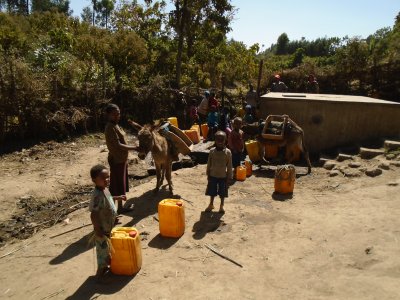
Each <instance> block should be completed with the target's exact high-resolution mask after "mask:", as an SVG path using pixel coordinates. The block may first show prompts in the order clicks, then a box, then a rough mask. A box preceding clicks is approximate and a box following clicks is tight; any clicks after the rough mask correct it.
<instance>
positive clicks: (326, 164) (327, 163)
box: [324, 160, 336, 170]
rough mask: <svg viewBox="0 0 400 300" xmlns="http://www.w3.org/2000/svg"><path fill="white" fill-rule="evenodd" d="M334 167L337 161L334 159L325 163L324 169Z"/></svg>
mask: <svg viewBox="0 0 400 300" xmlns="http://www.w3.org/2000/svg"><path fill="white" fill-rule="evenodd" d="M334 167H336V162H335V161H333V160H328V161H327V162H325V163H324V169H326V170H332V169H333V168H334Z"/></svg>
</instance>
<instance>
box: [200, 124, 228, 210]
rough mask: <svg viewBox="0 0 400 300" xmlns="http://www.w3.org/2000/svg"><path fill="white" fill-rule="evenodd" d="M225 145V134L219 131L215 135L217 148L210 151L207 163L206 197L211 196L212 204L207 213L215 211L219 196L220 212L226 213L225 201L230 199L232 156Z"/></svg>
mask: <svg viewBox="0 0 400 300" xmlns="http://www.w3.org/2000/svg"><path fill="white" fill-rule="evenodd" d="M225 144H226V134H225V132H223V131H218V132H217V133H216V134H215V148H213V149H211V150H210V154H209V156H208V162H207V178H208V184H207V190H206V195H207V196H210V204H209V205H208V207H207V208H206V212H210V211H212V210H213V209H214V198H215V196H217V195H219V197H220V198H221V206H220V208H219V212H220V213H224V212H225V210H224V199H225V198H226V197H228V184H229V182H230V180H231V179H232V154H231V151H230V150H229V149H227V148H226V146H225Z"/></svg>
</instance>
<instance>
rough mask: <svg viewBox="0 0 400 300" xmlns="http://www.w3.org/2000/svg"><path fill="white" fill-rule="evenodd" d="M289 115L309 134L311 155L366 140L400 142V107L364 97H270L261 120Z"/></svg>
mask: <svg viewBox="0 0 400 300" xmlns="http://www.w3.org/2000/svg"><path fill="white" fill-rule="evenodd" d="M270 114H272V115H283V114H287V115H289V116H290V118H292V119H293V120H294V121H295V122H296V123H297V124H299V125H300V126H301V127H302V128H303V130H304V133H305V143H306V146H307V148H308V150H309V151H310V152H319V151H321V150H324V149H329V148H333V147H338V146H342V145H347V144H352V143H359V142H362V141H366V140H371V139H377V138H383V137H395V138H396V139H397V138H400V103H397V102H391V101H385V100H380V99H374V98H369V97H361V96H350V95H331V94H301V93H268V94H266V95H263V96H262V97H261V99H260V117H262V118H266V117H267V116H268V115H270Z"/></svg>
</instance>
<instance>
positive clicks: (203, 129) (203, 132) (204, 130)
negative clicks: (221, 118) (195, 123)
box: [200, 124, 208, 139]
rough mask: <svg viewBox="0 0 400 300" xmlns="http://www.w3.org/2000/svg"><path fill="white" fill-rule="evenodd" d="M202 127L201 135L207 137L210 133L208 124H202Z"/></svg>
mask: <svg viewBox="0 0 400 300" xmlns="http://www.w3.org/2000/svg"><path fill="white" fill-rule="evenodd" d="M200 128H201V135H202V136H203V138H205V139H206V138H207V135H208V125H207V124H201V126H200Z"/></svg>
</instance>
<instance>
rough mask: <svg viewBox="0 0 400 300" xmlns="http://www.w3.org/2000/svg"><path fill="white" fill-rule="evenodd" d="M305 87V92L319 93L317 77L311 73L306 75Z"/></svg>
mask: <svg viewBox="0 0 400 300" xmlns="http://www.w3.org/2000/svg"><path fill="white" fill-rule="evenodd" d="M306 89H307V93H310V94H319V85H318V81H317V78H315V76H314V75H312V74H310V75H308V81H307V86H306Z"/></svg>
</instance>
